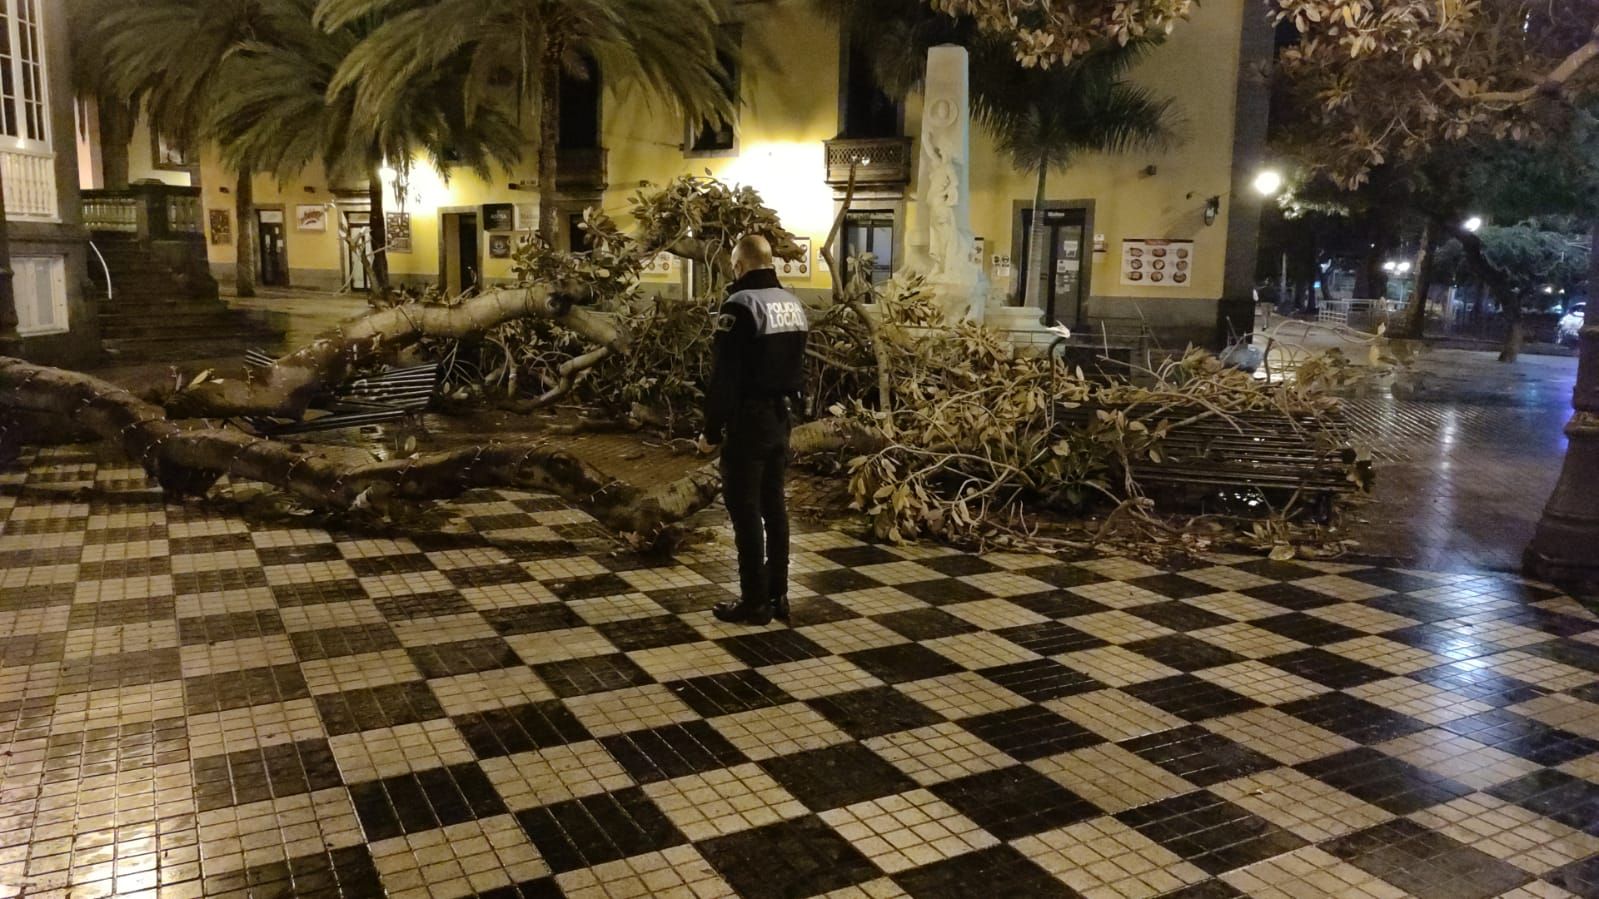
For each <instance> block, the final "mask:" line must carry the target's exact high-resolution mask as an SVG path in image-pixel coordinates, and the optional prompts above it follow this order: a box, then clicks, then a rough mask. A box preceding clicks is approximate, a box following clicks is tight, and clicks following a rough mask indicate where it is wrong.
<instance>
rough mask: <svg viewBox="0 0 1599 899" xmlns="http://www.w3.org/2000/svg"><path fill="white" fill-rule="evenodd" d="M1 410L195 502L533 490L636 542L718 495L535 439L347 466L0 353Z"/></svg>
mask: <svg viewBox="0 0 1599 899" xmlns="http://www.w3.org/2000/svg"><path fill="white" fill-rule="evenodd" d="M5 413H24V414H31V415H46V416H50V417H51V419H52V420H55V421H59V422H60V428H61V429H62V431H63V432H64V433H65V432H70V431H72V430H73V429H75V428H76V429H87V430H88V431H90V432H92V433H93V434H96V435H98V436H99V437H101V438H102V439H105V440H108V441H111V442H113V443H116V444H117V445H118V446H119V447H120V448H121V449H122V450H123V451H124V452H125V453H127V454H128V456H129V458H131V459H133V460H135V461H137V462H138V463H139V464H140V465H142V466H143V467H144V468H145V470H146V471H148V472H149V473H150V474H151V476H152V477H154V478H155V479H156V481H157V482H158V483H159V484H160V485H161V486H162V488H163V489H164V490H167V491H168V492H170V493H172V494H174V495H176V496H202V495H204V494H205V493H206V492H207V491H208V490H209V489H210V488H211V487H212V485H214V484H215V483H216V481H217V479H218V478H220V477H221V476H222V475H224V474H226V475H229V476H231V477H233V478H236V479H241V480H249V481H259V482H261V483H264V484H269V485H271V486H273V487H277V488H279V489H281V490H283V491H284V492H285V493H287V494H288V495H290V496H291V497H293V498H294V499H295V500H296V501H298V502H300V503H301V504H302V505H305V506H307V507H309V508H313V509H318V510H324V511H343V510H348V509H355V508H361V507H363V506H371V507H377V508H379V509H382V508H385V507H386V504H389V503H394V502H423V501H428V500H442V499H450V498H452V497H455V496H459V495H460V494H462V493H464V492H466V491H468V490H472V489H475V488H483V487H503V488H512V489H524V490H536V491H540V492H546V493H552V494H555V495H556V496H559V497H561V498H562V499H565V500H567V501H568V502H570V503H572V504H573V505H574V506H577V507H578V508H580V509H582V510H584V511H585V512H587V513H589V514H590V515H593V516H594V517H595V518H596V519H597V520H598V521H599V522H600V523H602V524H604V525H605V526H606V527H609V528H611V529H612V530H614V531H616V532H617V533H620V534H623V535H631V536H633V537H634V538H635V542H636V543H638V544H639V545H642V546H646V547H648V546H654V545H660V544H661V543H662V542H663V541H665V540H668V539H669V537H670V533H671V530H672V526H673V525H676V524H678V523H680V522H682V521H684V520H685V519H687V518H688V517H689V516H691V515H693V514H694V513H696V512H698V511H700V510H701V509H704V508H706V507H707V506H709V505H710V504H711V503H712V502H714V501H715V499H716V497H717V496H718V495H719V494H720V493H721V489H722V481H721V476H720V475H719V474H718V471H717V466H716V465H715V464H712V463H707V464H705V465H702V466H700V467H699V468H697V469H695V470H693V471H691V472H689V473H688V474H686V475H684V476H683V477H681V478H678V479H677V480H675V481H670V482H667V483H663V484H658V485H656V486H654V487H650V488H648V489H645V488H640V487H637V486H635V485H632V484H629V483H627V482H625V481H621V480H618V479H616V478H612V477H609V476H607V475H605V474H604V473H603V472H600V471H598V470H597V469H595V468H594V467H592V466H590V465H589V464H587V463H586V462H584V461H583V460H582V459H579V458H577V457H576V456H573V455H571V454H570V453H566V452H564V451H561V450H557V449H552V448H550V447H549V446H548V445H547V444H546V443H545V442H543V441H539V442H521V443H504V444H493V445H489V446H481V447H467V448H464V449H458V450H452V451H449V452H440V453H428V454H422V455H417V456H413V457H410V458H406V459H393V460H390V461H386V462H374V463H369V464H365V465H346V464H342V463H339V462H336V461H334V460H332V459H329V458H327V457H325V456H319V455H315V454H311V453H306V452H302V451H299V450H296V449H294V448H292V447H290V446H289V445H287V444H284V443H280V442H277V441H274V440H267V439H263V438H259V437H253V436H251V435H249V434H246V433H244V432H242V431H236V430H232V429H222V428H190V427H185V426H183V425H180V424H178V423H176V422H173V421H171V420H169V419H168V418H167V417H166V416H165V415H164V414H163V413H162V410H161V408H160V407H158V406H155V405H153V404H151V403H148V402H145V401H144V400H141V399H139V398H138V397H136V396H134V395H133V394H131V393H129V392H128V391H127V390H125V389H123V388H121V387H118V386H116V385H115V384H111V383H108V382H106V381H102V380H99V379H98V378H95V377H92V376H90V375H85V374H80V373H78V372H71V371H63V370H61V369H54V368H46V367H43V366H38V365H32V364H30V363H27V362H24V361H22V360H20V359H14V358H11V357H6V356H0V418H3V417H5ZM3 433H4V432H3V431H0V434H3ZM11 443H12V441H10V440H0V448H8V449H14V448H15V447H13V446H11ZM793 443H794V447H795V449H796V451H797V452H801V453H806V454H813V453H823V452H845V453H859V452H871V451H875V450H878V449H881V448H882V447H883V445H884V440H883V437H882V435H881V434H880V433H878V432H875V431H872V430H870V429H867V428H861V427H857V426H854V425H849V424H845V423H841V422H839V421H836V420H827V421H818V422H810V423H808V424H805V425H802V426H800V427H798V428H795V429H794V434H793Z"/></svg>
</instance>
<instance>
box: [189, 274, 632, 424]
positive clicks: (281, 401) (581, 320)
mask: <svg viewBox="0 0 1599 899" xmlns="http://www.w3.org/2000/svg"><path fill="white" fill-rule="evenodd" d="M521 318H541V319H548V320H550V321H554V322H556V323H558V324H560V325H561V326H562V327H564V328H566V329H568V330H570V331H572V332H574V333H576V334H578V335H579V336H581V337H583V338H584V339H585V340H587V341H589V342H590V343H591V344H594V345H596V346H600V347H606V348H609V349H611V350H612V351H614V352H625V351H626V349H627V345H628V335H627V333H626V331H625V330H624V329H622V328H621V327H620V326H619V325H618V324H617V323H616V321H615V320H614V319H612V318H611V317H609V316H605V315H602V314H600V313H596V312H594V311H593V310H591V309H587V308H584V307H582V306H578V305H576V304H575V302H574V299H573V296H572V294H571V293H568V292H563V291H561V290H557V289H555V288H551V287H547V286H533V287H508V288H500V289H496V290H491V291H488V292H487V293H484V294H481V295H479V296H476V297H473V298H471V299H468V300H463V301H462V302H460V303H457V304H455V305H448V306H447V305H441V304H424V303H412V304H405V305H400V306H394V307H391V308H388V309H382V310H378V311H376V312H372V313H370V314H368V315H365V316H362V317H361V318H359V319H356V320H355V321H353V322H350V323H348V324H344V325H340V326H339V327H338V328H336V329H334V330H333V331H331V332H330V333H328V334H326V335H324V336H322V337H320V338H318V339H317V340H315V341H313V342H312V343H310V344H309V345H307V346H304V347H301V348H300V349H298V350H295V351H294V352H292V353H289V354H288V355H286V356H283V357H282V358H280V359H278V360H277V361H276V362H274V363H273V365H272V366H271V367H270V368H268V369H266V370H265V371H263V372H260V373H256V374H253V375H247V376H246V377H244V378H242V379H210V380H207V381H204V382H202V383H200V384H197V385H195V386H193V387H191V388H189V389H186V390H181V391H179V392H178V393H176V394H174V395H173V396H172V398H171V399H170V400H168V402H167V411H168V412H170V413H171V414H172V415H174V416H175V417H178V418H231V417H235V416H247V415H248V416H272V417H276V418H293V419H299V418H302V417H304V415H305V411H306V409H307V408H308V407H309V405H310V403H311V400H312V399H313V398H314V397H315V396H317V395H318V394H320V393H323V392H325V391H327V390H328V389H330V388H331V387H333V386H335V385H337V384H338V383H339V382H341V381H343V380H345V379H346V378H348V377H349V376H350V374H351V373H352V372H355V371H359V370H361V369H364V368H370V367H373V366H376V365H378V364H381V363H385V362H391V361H393V360H394V359H395V358H396V357H397V356H398V355H399V353H400V352H401V351H402V350H404V349H405V348H407V347H409V346H412V345H413V344H415V343H416V342H417V341H419V340H421V339H422V338H424V337H434V338H455V339H460V338H465V337H474V336H477V335H479V334H483V333H485V332H487V331H490V330H492V329H494V328H495V327H497V326H499V325H502V324H504V323H506V322H509V321H514V320H516V319H521Z"/></svg>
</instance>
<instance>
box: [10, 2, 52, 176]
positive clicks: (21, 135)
mask: <svg viewBox="0 0 1599 899" xmlns="http://www.w3.org/2000/svg"><path fill="white" fill-rule="evenodd" d="M39 11H40V0H0V19H3V20H4V22H3V27H0V132H3V133H4V134H5V135H6V136H7V137H14V138H18V139H19V140H20V141H21V146H20V147H19V148H20V149H33V150H49V149H50V129H49V116H48V113H47V111H46V98H45V82H44V41H43V36H42V35H41V34H40V30H41V28H40V23H39Z"/></svg>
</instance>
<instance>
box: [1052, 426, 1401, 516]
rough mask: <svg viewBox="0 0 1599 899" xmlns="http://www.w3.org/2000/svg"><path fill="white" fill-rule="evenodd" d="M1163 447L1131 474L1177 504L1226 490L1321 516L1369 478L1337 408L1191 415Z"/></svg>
mask: <svg viewBox="0 0 1599 899" xmlns="http://www.w3.org/2000/svg"><path fill="white" fill-rule="evenodd" d="M1126 411H1128V412H1129V414H1132V413H1133V412H1135V411H1136V410H1134V409H1128V410H1126ZM1095 413H1096V408H1094V407H1092V406H1088V405H1084V406H1080V407H1078V408H1075V409H1069V410H1063V412H1062V418H1063V419H1064V420H1066V421H1069V422H1073V423H1074V424H1077V425H1078V426H1080V427H1085V428H1086V427H1088V426H1089V424H1090V422H1091V421H1092V419H1093V418H1094V415H1095ZM1161 453H1162V455H1161V459H1160V461H1158V462H1156V461H1151V460H1148V459H1144V460H1139V461H1135V462H1133V463H1132V466H1131V467H1132V471H1131V474H1132V476H1133V479H1134V480H1136V481H1137V482H1138V483H1140V484H1143V485H1145V486H1146V487H1153V486H1156V485H1159V486H1160V487H1161V488H1162V494H1163V498H1164V499H1165V500H1166V501H1167V502H1168V503H1171V504H1173V505H1177V506H1193V505H1199V506H1207V505H1211V504H1213V503H1215V502H1216V501H1218V499H1219V498H1223V497H1228V496H1229V495H1230V497H1231V498H1233V499H1237V500H1242V501H1243V502H1244V503H1245V504H1248V502H1249V500H1250V498H1251V497H1255V498H1258V499H1259V500H1264V501H1265V502H1267V503H1269V504H1270V505H1271V506H1272V507H1274V508H1276V509H1278V510H1282V509H1284V508H1285V507H1287V506H1295V507H1297V508H1299V509H1302V510H1304V511H1307V512H1308V513H1309V514H1310V515H1311V517H1312V518H1313V519H1314V520H1317V521H1326V520H1328V519H1330V518H1331V516H1332V513H1333V505H1334V502H1335V501H1336V499H1337V498H1338V497H1340V496H1345V495H1348V494H1352V493H1356V492H1361V491H1365V490H1369V489H1370V485H1371V477H1372V472H1371V462H1370V460H1369V459H1362V458H1361V455H1360V453H1359V452H1358V451H1357V450H1356V449H1355V448H1354V447H1353V446H1352V445H1351V443H1350V437H1349V430H1348V426H1347V424H1346V422H1345V420H1344V417H1343V413H1342V411H1341V410H1333V411H1329V412H1327V413H1324V414H1323V415H1322V416H1321V417H1320V418H1319V419H1315V418H1311V417H1308V416H1306V417H1301V418H1297V419H1296V418H1290V416H1288V415H1287V414H1285V413H1282V412H1273V411H1262V412H1242V413H1237V414H1235V415H1234V416H1232V420H1231V421H1223V420H1220V419H1207V420H1202V421H1192V422H1189V423H1187V424H1185V425H1183V426H1182V427H1176V428H1173V429H1172V430H1171V431H1169V432H1168V433H1167V435H1166V438H1165V440H1164V442H1163V443H1162V446H1161Z"/></svg>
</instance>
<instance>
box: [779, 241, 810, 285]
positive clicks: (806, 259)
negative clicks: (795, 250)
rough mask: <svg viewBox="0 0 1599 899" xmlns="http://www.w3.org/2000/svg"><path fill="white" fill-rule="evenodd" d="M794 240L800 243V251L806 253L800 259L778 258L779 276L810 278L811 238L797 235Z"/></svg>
mask: <svg viewBox="0 0 1599 899" xmlns="http://www.w3.org/2000/svg"><path fill="white" fill-rule="evenodd" d="M794 242H795V243H797V244H799V247H800V252H802V253H804V255H803V256H801V257H800V258H798V259H779V260H777V276H778V277H779V278H809V277H810V276H811V239H810V238H809V237H796V238H794Z"/></svg>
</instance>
